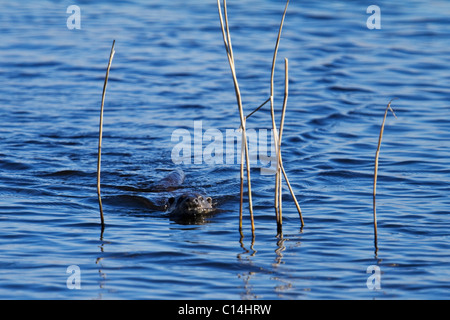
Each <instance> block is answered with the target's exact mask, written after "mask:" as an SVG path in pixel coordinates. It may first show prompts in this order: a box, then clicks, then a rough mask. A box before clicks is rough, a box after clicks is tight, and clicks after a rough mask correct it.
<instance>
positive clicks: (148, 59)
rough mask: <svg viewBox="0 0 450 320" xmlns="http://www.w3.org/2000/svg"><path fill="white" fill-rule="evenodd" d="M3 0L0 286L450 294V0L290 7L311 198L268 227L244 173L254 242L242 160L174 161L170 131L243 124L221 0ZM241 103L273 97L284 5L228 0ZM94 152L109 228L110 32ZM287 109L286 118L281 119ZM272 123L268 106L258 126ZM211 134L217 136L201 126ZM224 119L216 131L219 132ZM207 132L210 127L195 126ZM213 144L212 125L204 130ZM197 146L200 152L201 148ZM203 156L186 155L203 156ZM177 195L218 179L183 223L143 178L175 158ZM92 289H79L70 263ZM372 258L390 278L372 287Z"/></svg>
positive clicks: (168, 294)
mask: <svg viewBox="0 0 450 320" xmlns="http://www.w3.org/2000/svg"><path fill="white" fill-rule="evenodd" d="M72 4H73V3H71V2H69V1H62V2H61V1H40V2H32V3H30V2H27V3H25V2H14V3H10V2H6V1H0V6H1V10H0V12H1V14H0V15H1V19H0V33H1V34H2V41H1V42H0V81H1V86H0V117H1V119H2V125H1V126H0V141H1V142H0V143H1V149H0V168H1V171H0V219H1V222H0V298H2V299H241V298H242V299H448V298H449V289H450V282H449V281H450V272H449V270H450V268H449V267H450V256H449V249H450V248H449V247H450V246H449V231H448V230H449V227H450V219H449V209H448V208H449V205H450V198H449V194H450V193H449V191H450V170H449V167H448V162H449V161H448V159H449V158H450V133H449V130H448V129H449V125H450V107H449V102H448V101H450V89H449V87H448V83H449V82H450V76H449V74H450V67H449V65H450V58H449V57H450V47H449V45H448V39H449V36H450V23H449V19H448V16H449V14H450V5H449V4H448V2H447V1H444V0H441V1H438V0H436V1H431V2H430V1H409V2H408V3H404V4H392V3H391V2H389V1H378V2H377V5H378V6H379V7H380V8H381V29H379V30H377V29H374V30H369V29H368V28H367V26H366V20H367V18H368V17H369V16H370V15H369V14H367V13H366V9H367V3H366V2H363V1H345V2H344V1H341V2H332V3H329V2H327V3H325V2H322V3H317V2H315V3H310V2H301V1H291V4H290V6H289V9H288V12H287V16H286V21H285V25H284V29H283V34H282V39H281V44H280V48H279V54H278V60H277V65H276V76H275V86H276V90H275V104H276V112H277V115H279V112H280V109H281V103H282V97H283V85H284V81H283V79H284V74H283V70H284V66H283V59H284V57H287V58H288V59H289V89H290V94H289V100H288V107H287V114H286V123H285V129H284V133H283V161H284V165H285V168H286V171H287V174H288V176H289V178H290V181H291V184H292V186H293V188H294V190H295V193H296V195H297V198H298V200H299V202H300V205H301V207H302V210H303V216H304V221H305V227H304V228H303V229H302V230H301V229H300V223H299V218H298V213H297V210H296V208H295V206H294V204H293V202H292V201H291V197H290V195H289V192H288V190H287V189H285V190H284V202H283V234H282V236H280V235H278V236H277V233H276V223H275V220H274V209H273V190H274V177H273V176H272V175H262V174H261V171H260V169H258V168H257V165H256V166H255V167H254V169H253V170H252V183H253V184H252V187H253V201H254V211H255V225H256V231H255V241H254V242H252V237H251V232H250V222H249V218H248V209H247V208H245V211H244V213H245V220H244V230H243V233H244V238H242V239H241V238H240V235H239V231H238V212H239V164H237V163H236V161H235V160H234V161H232V162H231V163H229V162H227V161H226V158H225V155H224V158H223V161H222V163H212V164H211V163H206V161H203V160H205V159H203V160H202V161H200V163H194V158H193V157H192V159H191V160H192V161H190V163H184V164H180V165H176V164H174V163H173V161H172V159H171V154H172V150H173V148H174V146H175V145H176V143H177V142H173V141H172V140H171V136H172V133H173V132H174V131H175V130H177V129H184V130H187V131H188V132H190V133H191V134H192V139H193V140H192V143H194V121H201V124H202V131H201V132H202V133H205V132H206V131H207V130H209V129H211V130H218V132H220V133H222V134H223V135H224V136H225V133H226V130H227V129H236V128H238V127H239V116H238V113H237V107H236V103H235V96H234V88H233V83H232V78H231V74H230V69H229V66H228V62H227V59H226V53H225V49H224V46H223V41H222V35H221V31H220V25H219V20H218V12H217V6H216V2H215V1H209V2H205V1H188V2H187V3H186V2H185V1H171V2H167V3H159V2H158V3H157V2H155V1H151V2H150V3H149V2H145V1H138V0H136V1H132V0H130V1H124V2H120V3H114V4H111V3H109V2H107V1H96V2H95V3H87V2H83V3H80V4H79V7H80V10H81V24H80V26H81V29H73V30H70V29H68V27H67V19H68V17H69V16H70V14H68V13H66V10H67V7H68V6H69V5H72ZM228 5H229V8H228V13H229V17H230V25H231V27H230V28H231V35H232V41H233V50H234V54H235V58H236V69H237V74H238V80H239V83H240V85H241V92H242V96H243V100H244V108H245V110H246V112H250V111H251V110H252V109H253V108H254V107H256V106H258V105H259V104H260V103H262V102H263V101H264V100H266V99H267V98H268V94H269V79H270V67H271V62H272V54H273V48H274V45H275V40H276V35H277V30H278V29H277V28H278V25H279V22H280V18H281V14H282V11H283V8H284V3H283V2H282V1H266V0H265V1H253V0H251V1H250V0H249V1H244V2H243V1H241V2H237V1H228ZM113 39H115V40H116V54H115V56H114V60H113V64H112V67H111V74H110V79H109V83H108V89H107V96H106V104H105V119H104V135H103V150H102V193H103V199H104V210H105V220H106V227H105V230H104V232H103V233H101V228H100V225H99V211H98V203H97V198H96V166H97V143H98V122H99V108H100V101H101V90H102V86H103V80H104V75H105V69H106V64H107V60H108V57H109V52H110V48H111V44H112V40H113ZM394 97H397V98H398V99H397V100H395V101H394V102H393V104H392V106H393V107H394V109H395V111H396V114H397V116H398V118H397V119H395V118H394V117H392V115H388V119H387V121H386V128H385V133H384V137H383V143H382V147H381V153H380V167H379V176H378V187H377V193H378V197H377V214H378V253H377V254H375V252H374V240H373V225H372V183H373V163H374V155H375V150H376V145H377V142H378V133H379V129H380V124H381V120H382V116H383V113H384V109H385V107H386V104H387V103H388V101H389V100H390V99H392V98H394ZM277 121H278V120H277ZM248 127H249V128H252V129H254V130H256V131H257V132H260V131H259V130H261V129H267V130H270V128H271V123H270V113H269V109H268V108H267V107H266V108H265V109H263V110H261V111H260V112H258V113H257V114H255V115H254V116H252V118H250V119H249V121H248ZM210 132H211V131H210ZM216 132H217V131H216ZM204 138H205V137H204ZM205 139H206V138H205ZM208 144H209V141H207V140H205V141H204V142H203V145H202V147H203V148H205V147H206V146H208ZM192 151H193V150H192ZM176 167H182V168H183V170H184V171H185V172H186V181H185V184H184V186H183V187H182V189H183V190H196V191H203V192H206V193H208V195H210V196H212V197H213V198H215V199H216V200H217V201H218V207H219V209H220V211H219V212H218V213H217V214H216V215H214V216H213V217H211V218H209V219H207V221H206V222H205V223H203V224H179V223H177V222H176V221H172V220H171V219H169V218H168V217H166V216H165V215H164V214H163V213H161V212H157V211H154V210H150V209H149V208H147V207H146V206H145V205H144V204H143V203H142V202H141V201H138V200H139V199H140V198H139V197H147V198H150V199H153V198H155V197H163V198H164V197H166V196H168V193H164V192H163V193H161V194H159V195H158V194H154V193H153V194H152V193H145V192H139V190H140V189H146V188H148V187H149V186H150V185H151V183H152V182H154V181H158V180H159V179H161V178H163V177H164V176H165V175H166V174H167V173H168V172H169V171H170V170H172V169H174V168H176ZM71 265H76V266H78V267H79V268H80V270H81V289H79V290H77V289H72V290H71V289H68V286H67V279H68V277H69V276H70V274H68V273H66V270H67V268H68V267H69V266H71ZM371 265H376V266H378V267H379V269H380V270H381V288H380V289H378V290H371V289H369V288H368V286H367V284H366V281H367V279H368V277H369V276H370V274H368V273H366V270H367V268H368V267H369V266H371Z"/></svg>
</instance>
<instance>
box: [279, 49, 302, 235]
mask: <svg viewBox="0 0 450 320" xmlns="http://www.w3.org/2000/svg"><path fill="white" fill-rule="evenodd" d="M284 62H285V72H284V99H283V108H282V111H281V122H280V134H279V137H278V155H277V157H278V163H279V167H278V170H281V171H282V172H283V176H284V179H285V180H286V184H287V186H288V188H289V191H290V192H291V195H292V198H293V199H294V203H295V206H296V207H297V211H298V214H299V217H300V223H301V227H302V228H303V226H304V222H303V217H302V210H301V209H300V205H299V204H298V201H297V197H296V196H295V193H294V190H292V187H291V184H290V183H289V179H288V177H287V174H286V171H285V170H284V166H283V160H282V157H281V137H282V135H283V129H284V118H285V115H286V106H287V99H288V93H289V61H288V59H287V58H285V59H284ZM278 170H277V172H278ZM279 188H280V190H279V218H280V228H281V225H282V223H283V220H282V210H281V196H282V194H281V189H282V186H281V174H280V177H279Z"/></svg>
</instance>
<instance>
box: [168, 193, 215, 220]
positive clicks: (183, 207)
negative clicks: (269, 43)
mask: <svg viewBox="0 0 450 320" xmlns="http://www.w3.org/2000/svg"><path fill="white" fill-rule="evenodd" d="M212 210H213V205H212V199H211V197H204V196H203V195H201V194H198V193H184V194H182V195H180V196H178V197H172V198H169V200H168V209H167V212H168V213H169V215H172V216H185V217H195V216H197V215H204V214H207V213H210V212H211V211H212Z"/></svg>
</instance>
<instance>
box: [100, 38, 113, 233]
mask: <svg viewBox="0 0 450 320" xmlns="http://www.w3.org/2000/svg"><path fill="white" fill-rule="evenodd" d="M115 42H116V40H113V43H112V47H111V53H110V55H109V61H108V67H107V68H106V75H105V82H104V83H103V93H102V104H101V108H100V125H99V137H98V158H97V195H98V204H99V207H100V221H101V224H102V229H103V228H104V227H105V219H104V217H103V205H102V197H101V193H100V164H101V158H102V136H103V107H104V105H105V94H106V85H107V84H108V77H109V69H110V68H111V62H112V59H113V57H114V53H115V51H114V44H115Z"/></svg>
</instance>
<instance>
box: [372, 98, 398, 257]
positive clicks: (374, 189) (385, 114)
mask: <svg viewBox="0 0 450 320" xmlns="http://www.w3.org/2000/svg"><path fill="white" fill-rule="evenodd" d="M395 99H396V98H394V99H391V101H389V103H388V105H387V107H386V110H385V111H384V117H383V122H382V123H381V129H380V136H379V137H378V147H377V151H376V153H375V169H374V175H373V228H374V235H375V252H376V251H377V250H378V247H377V238H378V236H377V235H378V232H377V212H376V201H375V198H376V193H377V176H378V157H379V155H380V147H381V139H382V138H383V132H384V124H385V122H386V117H387V113H388V110H391V112H392V114H393V115H394V117H395V118H397V116H396V115H395V112H394V110H393V109H392V108H391V102H392V101H393V100H395Z"/></svg>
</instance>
